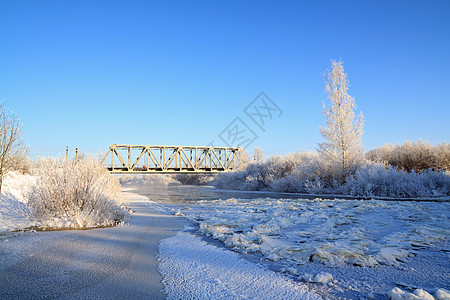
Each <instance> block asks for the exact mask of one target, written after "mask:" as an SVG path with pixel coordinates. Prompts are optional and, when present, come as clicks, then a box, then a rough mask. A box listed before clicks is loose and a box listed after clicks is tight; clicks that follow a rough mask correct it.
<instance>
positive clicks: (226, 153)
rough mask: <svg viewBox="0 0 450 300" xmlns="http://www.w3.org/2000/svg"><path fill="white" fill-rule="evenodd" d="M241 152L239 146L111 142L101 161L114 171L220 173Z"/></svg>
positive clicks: (232, 166) (232, 164)
mask: <svg viewBox="0 0 450 300" xmlns="http://www.w3.org/2000/svg"><path fill="white" fill-rule="evenodd" d="M241 152H242V148H240V147H196V146H194V147H191V146H157V145H125V144H112V145H111V146H109V149H108V152H107V153H106V155H105V156H104V157H103V159H102V160H101V163H102V164H103V165H105V167H106V168H107V169H108V170H109V171H110V172H111V173H113V174H124V173H128V174H130V173H132V174H139V173H141V174H148V173H159V174H174V173H178V174H179V173H220V172H227V171H230V170H233V169H235V168H236V167H237V165H238V163H239V154H240V153H241ZM108 157H110V160H108V159H107V158H108ZM124 158H127V159H124Z"/></svg>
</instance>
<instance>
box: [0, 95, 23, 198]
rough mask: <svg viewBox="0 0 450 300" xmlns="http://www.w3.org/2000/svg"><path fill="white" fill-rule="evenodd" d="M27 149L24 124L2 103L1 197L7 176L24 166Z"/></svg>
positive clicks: (0, 128) (0, 140) (0, 122)
mask: <svg viewBox="0 0 450 300" xmlns="http://www.w3.org/2000/svg"><path fill="white" fill-rule="evenodd" d="M25 153H26V147H25V146H24V145H23V143H22V124H21V123H20V122H19V119H18V118H17V116H16V114H15V113H13V112H12V111H10V110H7V109H6V108H5V106H4V104H3V101H0V195H1V192H2V184H3V179H4V177H5V175H6V174H7V173H8V172H9V171H11V170H13V169H15V168H17V167H18V166H20V165H21V164H22V162H23V161H24V159H25Z"/></svg>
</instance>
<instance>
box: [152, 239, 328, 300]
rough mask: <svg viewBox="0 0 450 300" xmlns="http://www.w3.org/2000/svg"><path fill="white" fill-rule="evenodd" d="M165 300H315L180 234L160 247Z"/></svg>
mask: <svg viewBox="0 0 450 300" xmlns="http://www.w3.org/2000/svg"><path fill="white" fill-rule="evenodd" d="M159 252H160V266H159V270H160V272H161V274H162V275H163V282H164V284H165V286H166V288H165V293H166V294H167V296H168V299H318V298H319V297H318V296H317V295H315V294H314V293H312V292H309V291H308V289H307V286H306V285H304V284H301V283H299V282H295V281H293V280H290V279H288V278H285V277H283V276H282V275H280V274H278V273H275V272H273V271H270V270H266V269H264V268H263V267H261V266H259V265H256V264H253V263H251V262H248V261H247V260H244V259H242V258H240V257H239V255H238V254H237V253H234V252H231V251H227V250H224V249H220V248H218V247H216V246H213V245H209V244H207V243H206V242H204V241H202V240H201V239H200V238H198V237H196V236H194V235H192V234H190V233H187V232H179V233H178V234H177V235H176V236H174V237H171V238H168V239H165V240H163V241H162V242H161V244H160V246H159Z"/></svg>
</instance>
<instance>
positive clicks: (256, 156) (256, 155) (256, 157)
mask: <svg viewBox="0 0 450 300" xmlns="http://www.w3.org/2000/svg"><path fill="white" fill-rule="evenodd" d="M253 161H254V162H255V163H257V164H261V163H263V162H264V153H263V151H262V149H261V148H259V147H256V148H255V149H254V150H253Z"/></svg>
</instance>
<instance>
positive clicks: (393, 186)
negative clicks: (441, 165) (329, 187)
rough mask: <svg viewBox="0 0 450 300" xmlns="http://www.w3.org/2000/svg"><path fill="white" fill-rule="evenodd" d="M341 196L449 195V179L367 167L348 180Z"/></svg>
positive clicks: (379, 166) (434, 174)
mask: <svg viewBox="0 0 450 300" xmlns="http://www.w3.org/2000/svg"><path fill="white" fill-rule="evenodd" d="M341 192H342V193H344V194H349V195H353V196H367V197H372V196H378V197H430V196H449V195H450V176H448V175H446V174H445V173H444V172H441V171H433V170H424V171H422V172H421V173H416V172H414V171H412V172H410V173H408V172H406V171H403V170H397V169H395V168H394V167H392V166H391V167H386V166H384V165H383V164H368V165H365V166H364V167H362V168H360V169H359V170H358V171H357V172H356V174H355V175H354V176H352V177H350V178H348V179H347V182H346V183H345V184H344V185H343V186H342V188H341Z"/></svg>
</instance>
